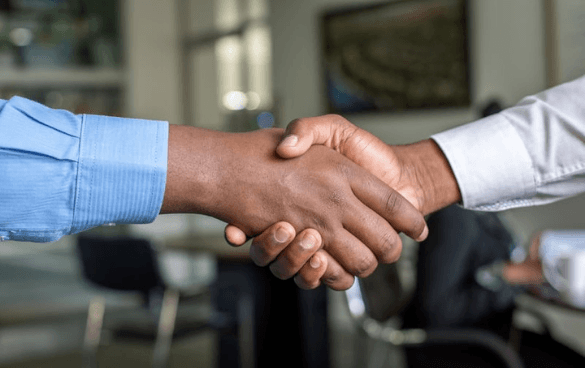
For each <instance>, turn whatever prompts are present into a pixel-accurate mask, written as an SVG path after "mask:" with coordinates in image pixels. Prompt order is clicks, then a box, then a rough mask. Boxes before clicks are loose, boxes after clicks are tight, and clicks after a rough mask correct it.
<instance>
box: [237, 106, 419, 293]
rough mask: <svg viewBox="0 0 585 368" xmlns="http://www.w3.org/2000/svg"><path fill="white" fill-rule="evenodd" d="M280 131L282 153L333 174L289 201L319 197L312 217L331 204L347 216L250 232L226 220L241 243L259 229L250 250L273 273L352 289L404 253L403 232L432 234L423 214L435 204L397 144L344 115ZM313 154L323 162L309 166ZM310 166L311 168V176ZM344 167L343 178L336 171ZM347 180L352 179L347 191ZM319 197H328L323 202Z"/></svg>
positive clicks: (308, 285)
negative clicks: (428, 205)
mask: <svg viewBox="0 0 585 368" xmlns="http://www.w3.org/2000/svg"><path fill="white" fill-rule="evenodd" d="M276 134H277V135H278V136H279V137H280V136H282V138H284V140H282V141H280V139H279V142H275V143H277V144H278V147H277V149H276V151H277V153H278V155H279V156H280V157H283V158H287V159H288V160H287V162H288V163H290V164H294V165H297V166H296V167H297V168H300V167H305V168H306V169H307V170H310V171H313V170H318V171H313V175H317V172H319V173H320V174H323V175H325V176H324V177H321V178H320V179H319V180H317V181H319V183H320V184H321V183H322V184H325V183H327V185H325V186H320V187H319V186H315V185H314V184H312V186H313V188H314V189H313V191H312V192H313V193H312V194H313V195H312V196H307V195H305V194H304V192H303V191H302V190H298V191H297V190H293V191H289V192H286V193H284V192H283V193H282V194H283V196H284V197H286V198H283V199H286V201H287V206H291V207H299V206H301V207H302V206H306V205H308V204H309V203H311V201H314V200H316V199H315V197H316V198H317V202H315V203H314V205H315V206H317V207H318V208H315V210H316V211H315V212H311V213H310V215H309V213H307V214H308V215H309V216H311V217H313V218H314V216H315V215H316V214H317V212H318V211H321V210H324V211H325V212H326V213H327V215H328V216H339V215H341V216H342V217H341V218H339V221H338V222H337V223H336V224H329V223H322V222H319V221H306V220H307V219H305V221H297V222H296V223H294V224H293V223H290V222H285V221H281V222H278V223H276V224H273V225H272V226H270V227H269V228H267V229H262V230H264V231H263V232H262V233H255V232H253V231H252V232H250V231H246V230H245V229H243V228H242V227H241V226H240V225H238V224H237V223H234V222H231V225H229V226H228V227H226V239H228V241H229V242H230V243H232V244H233V245H236V246H238V245H241V244H243V243H244V242H245V241H246V234H247V235H257V236H256V237H255V238H254V240H253V242H252V245H251V247H250V257H251V258H252V260H253V261H254V262H255V263H256V264H257V265H259V266H266V265H269V264H270V269H271V271H272V273H273V274H274V275H275V276H277V277H278V278H281V279H287V278H290V277H293V276H295V282H296V283H297V284H298V285H299V286H300V287H301V288H304V289H312V288H315V287H317V286H319V284H320V283H321V282H323V283H325V284H326V285H328V286H329V287H331V288H333V289H336V290H344V289H347V288H349V287H350V286H351V285H352V284H353V281H354V276H358V277H365V276H368V275H369V274H370V273H371V272H372V271H373V270H374V269H375V267H376V265H377V263H378V262H380V263H389V262H394V261H396V260H397V259H398V257H399V255H400V252H401V249H402V248H401V240H400V238H399V236H398V234H397V232H400V231H402V232H404V233H406V234H407V235H408V236H410V237H412V238H414V239H416V240H419V241H420V240H423V239H424V238H426V235H427V233H428V229H427V228H426V225H425V224H424V220H423V219H422V214H421V212H423V211H428V209H426V208H425V206H424V203H425V198H424V196H425V193H424V191H422V190H420V189H419V188H421V186H420V185H413V182H415V181H416V177H415V175H414V173H413V171H412V170H409V169H408V165H407V164H405V163H404V162H401V160H400V157H399V154H397V153H396V152H395V150H396V148H394V149H393V148H392V147H391V146H388V145H386V144H385V143H383V142H382V141H380V140H379V139H378V138H376V137H375V136H373V135H372V134H370V133H368V132H366V131H364V130H361V129H359V128H357V127H355V126H354V125H352V124H351V123H349V122H348V121H347V120H345V119H343V118H342V117H339V116H337V115H328V116H324V117H317V118H306V119H300V120H297V121H294V122H293V123H291V124H289V126H288V128H287V131H286V133H285V134H284V135H282V133H281V132H280V131H279V132H278V133H276ZM311 146H312V147H311ZM324 146H325V147H324ZM326 147H327V148H326ZM332 149H333V150H334V151H337V152H339V153H341V154H342V155H344V156H345V157H347V158H344V157H342V156H341V155H339V154H334V152H333V151H332ZM398 150H399V149H398ZM348 159H350V160H351V161H353V162H349V160H348ZM313 160H315V161H316V162H319V165H318V166H316V167H309V166H304V165H306V163H308V162H309V161H313ZM355 164H359V166H360V167H359V168H358V167H356V165H355ZM298 165H300V166H298ZM331 165H333V167H336V169H334V170H333V172H332V171H331V170H329V169H327V167H329V168H330V167H331ZM364 169H366V170H365V171H364ZM310 171H307V172H306V174H308V176H309V177H311V176H312V175H311V172H310ZM339 173H342V175H341V177H340V176H339V175H333V174H339ZM286 177H288V175H286V174H283V178H286ZM313 179H316V178H313ZM344 181H349V184H350V186H349V187H347V186H345V187H344V188H345V190H341V187H340V185H342V184H343V182H344ZM305 184H309V183H305ZM318 187H319V188H322V189H323V190H324V191H323V192H321V190H322V189H318ZM342 187H343V186H342ZM331 188H338V189H333V191H332V189H331ZM352 194H353V195H352ZM315 195H316V196H315ZM354 196H355V197H354ZM342 198H343V203H341V202H340V200H341V199H342ZM319 199H325V202H327V203H325V204H323V205H320V204H319V203H320V202H318V200H319ZM349 199H351V200H349ZM358 201H360V202H361V203H359V202H358ZM366 206H367V207H369V208H366ZM301 212H303V213H304V212H307V211H306V209H302V210H301ZM279 218H281V219H283V220H284V219H286V218H287V217H279ZM298 220H300V219H298ZM324 225H331V226H324ZM308 245H310V246H308Z"/></svg>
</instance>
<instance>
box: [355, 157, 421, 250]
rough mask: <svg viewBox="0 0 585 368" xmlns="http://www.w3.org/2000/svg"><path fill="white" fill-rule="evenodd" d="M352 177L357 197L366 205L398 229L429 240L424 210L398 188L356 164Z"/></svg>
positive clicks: (414, 236) (409, 234)
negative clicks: (420, 209)
mask: <svg viewBox="0 0 585 368" xmlns="http://www.w3.org/2000/svg"><path fill="white" fill-rule="evenodd" d="M356 169H357V170H359V171H356V172H357V173H359V174H354V175H352V176H351V177H350V185H351V189H352V190H353V192H354V194H355V196H356V197H357V198H358V199H359V200H360V201H361V202H362V203H363V204H365V205H366V206H368V207H369V208H371V209H372V210H373V211H375V212H376V213H378V214H379V215H380V216H382V217H383V218H384V219H385V220H386V221H388V223H389V224H390V225H391V226H392V227H393V228H394V229H395V230H397V231H400V232H403V233H405V234H406V235H408V236H409V237H411V238H412V239H414V240H416V241H422V240H424V239H426V237H427V236H428V234H429V229H428V227H427V224H426V221H425V218H424V216H423V215H422V213H421V212H420V211H419V210H417V209H416V208H415V207H414V206H413V205H412V204H411V203H410V202H409V201H408V200H407V199H406V198H404V197H403V196H402V195H401V194H400V193H398V192H397V191H396V190H394V189H392V188H390V187H389V186H388V185H386V184H385V183H384V182H383V181H381V180H380V179H378V178H377V177H376V176H374V175H373V174H370V173H369V172H367V171H365V170H364V169H362V168H360V167H358V166H357V165H356Z"/></svg>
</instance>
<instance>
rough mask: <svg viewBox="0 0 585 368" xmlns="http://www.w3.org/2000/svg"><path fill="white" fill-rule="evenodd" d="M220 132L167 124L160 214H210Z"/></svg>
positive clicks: (218, 164)
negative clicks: (164, 183)
mask: <svg viewBox="0 0 585 368" xmlns="http://www.w3.org/2000/svg"><path fill="white" fill-rule="evenodd" d="M222 134H227V133H222V132H216V131H211V130H207V129H202V128H195V127H188V126H180V125H171V126H170V127H169V144H168V147H169V148H168V168H167V181H166V186H165V194H164V199H163V204H162V208H161V213H203V214H210V213H209V212H210V210H211V211H213V204H214V203H216V201H217V198H216V196H217V187H218V182H219V181H220V180H221V178H220V175H221V170H220V168H221V155H219V154H217V153H218V152H221V151H222V150H221V148H220V145H221V144H220V143H221V142H222Z"/></svg>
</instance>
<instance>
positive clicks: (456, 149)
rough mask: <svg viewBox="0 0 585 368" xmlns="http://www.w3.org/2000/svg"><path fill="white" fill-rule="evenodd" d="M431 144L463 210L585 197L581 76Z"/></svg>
mask: <svg viewBox="0 0 585 368" xmlns="http://www.w3.org/2000/svg"><path fill="white" fill-rule="evenodd" d="M432 139H434V140H435V142H437V144H438V145H439V147H441V149H442V150H443V153H444V154H445V156H446V157H447V160H448V161H449V163H450V165H451V168H452V169H453V172H454V174H455V177H456V179H457V183H458V184H459V189H460V191H461V196H462V200H463V206H464V207H466V208H469V209H474V210H482V211H501V210H505V209H508V208H514V207H524V206H532V205H540V204H546V203H550V202H554V201H557V200H559V199H563V198H567V197H570V196H573V195H576V194H579V193H582V192H585V77H581V78H579V79H577V80H574V81H572V82H569V83H565V84H562V85H559V86H557V87H554V88H552V89H549V90H547V91H544V92H542V93H539V94H537V95H534V96H529V97H526V98H524V99H523V100H522V101H520V103H519V104H518V105H516V106H514V107H511V108H509V109H506V110H504V111H502V112H500V113H499V114H495V115H492V116H489V117H487V118H484V119H481V120H478V121H476V122H474V123H471V124H466V125H463V126H461V127H458V128H455V129H451V130H448V131H445V132H442V133H439V134H436V135H434V136H432Z"/></svg>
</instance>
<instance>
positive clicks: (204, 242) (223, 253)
mask: <svg viewBox="0 0 585 368" xmlns="http://www.w3.org/2000/svg"><path fill="white" fill-rule="evenodd" d="M163 247H164V248H165V249H170V250H185V251H195V252H209V253H212V254H213V255H215V256H217V257H219V258H230V259H236V260H242V261H249V260H250V257H249V256H248V252H249V251H250V242H247V243H246V244H244V245H242V246H241V247H232V246H231V245H229V244H228V243H227V241H226V240H225V238H224V237H223V236H222V235H204V236H201V235H190V236H185V237H181V238H174V239H172V238H171V239H168V240H166V241H165V242H164V245H163Z"/></svg>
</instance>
